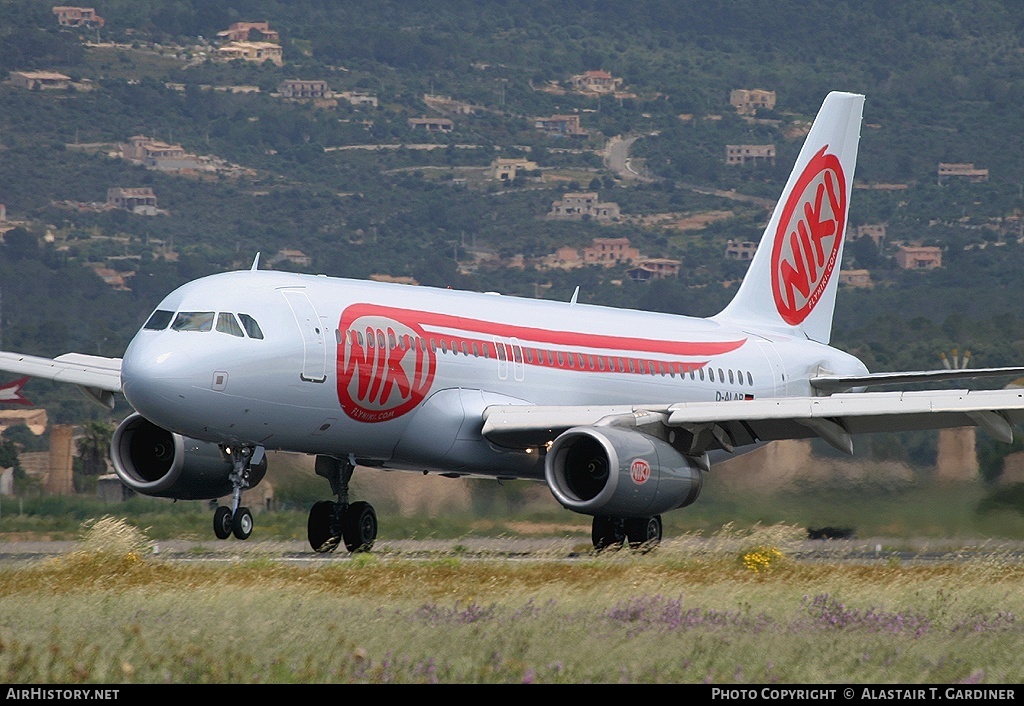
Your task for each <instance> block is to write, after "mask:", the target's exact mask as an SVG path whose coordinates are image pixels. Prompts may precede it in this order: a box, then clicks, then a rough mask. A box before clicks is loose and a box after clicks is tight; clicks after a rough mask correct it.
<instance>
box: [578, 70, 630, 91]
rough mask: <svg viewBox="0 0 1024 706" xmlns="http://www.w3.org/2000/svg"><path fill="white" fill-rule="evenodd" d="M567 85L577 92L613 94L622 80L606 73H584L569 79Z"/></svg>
mask: <svg viewBox="0 0 1024 706" xmlns="http://www.w3.org/2000/svg"><path fill="white" fill-rule="evenodd" d="M569 83H570V84H572V87H573V89H575V90H577V91H591V92H593V93H613V92H614V91H615V90H616V89H617V88H619V86H621V85H622V79H621V78H615V77H614V76H612V75H611V74H610V73H608V72H607V71H584V72H583V73H581V74H576V75H575V76H573V77H572V78H571V79H569Z"/></svg>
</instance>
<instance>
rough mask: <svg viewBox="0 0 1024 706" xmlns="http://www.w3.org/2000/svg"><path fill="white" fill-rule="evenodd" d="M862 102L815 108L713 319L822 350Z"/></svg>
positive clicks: (844, 98) (845, 97)
mask: <svg viewBox="0 0 1024 706" xmlns="http://www.w3.org/2000/svg"><path fill="white" fill-rule="evenodd" d="M863 107H864V96H862V95H858V94H854V93H839V92H833V93H829V94H828V96H827V97H826V98H825V102H824V103H822V105H821V110H819V111H818V115H817V117H816V118H815V119H814V124H813V125H812V126H811V131H810V132H809V133H808V134H807V139H806V141H805V142H804V146H803V148H802V149H801V150H800V156H799V157H797V160H796V164H795V165H794V167H793V171H792V173H791V174H790V177H789V181H788V182H787V183H786V188H785V189H784V190H783V192H782V197H781V198H780V199H779V202H778V204H777V205H776V207H775V211H774V213H772V217H771V219H770V220H769V221H768V227H767V228H765V231H764V235H762V236H761V242H760V243H759V245H758V248H757V253H756V254H755V255H754V259H753V260H751V262H750V269H749V270H747V274H746V277H744V278H743V283H742V284H741V285H740V287H739V290H738V291H737V292H736V297H735V298H734V299H733V300H732V301H731V302H730V303H729V305H728V306H727V307H726V308H725V309H724V310H723V311H722V313H720V314H718V316H716V317H714V318H715V319H716V320H718V321H728V322H729V323H731V324H735V325H739V326H744V327H750V328H753V329H758V328H768V329H774V330H780V331H784V332H787V333H797V334H801V335H803V336H806V337H807V338H809V339H811V340H812V341H818V342H819V343H828V342H829V339H830V338H831V335H832V313H833V311H834V309H835V301H836V290H837V289H838V286H839V268H840V265H841V264H842V259H843V244H844V241H845V235H846V225H847V216H848V214H849V207H850V195H851V190H852V188H853V170H854V166H855V164H856V161H857V147H858V143H859V141H860V124H861V114H862V111H863Z"/></svg>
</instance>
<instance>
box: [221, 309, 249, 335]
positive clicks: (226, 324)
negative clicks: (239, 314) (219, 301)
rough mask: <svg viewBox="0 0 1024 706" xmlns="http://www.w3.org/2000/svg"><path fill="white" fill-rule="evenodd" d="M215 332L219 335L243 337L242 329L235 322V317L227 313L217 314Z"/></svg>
mask: <svg viewBox="0 0 1024 706" xmlns="http://www.w3.org/2000/svg"><path fill="white" fill-rule="evenodd" d="M217 330H218V331H220V332H221V333H230V334H231V335H232V336H238V337H239V338H242V337H243V336H244V335H245V334H244V333H242V327H241V326H239V325H238V322H237V321H235V315H234V314H229V313H227V312H221V313H220V314H217Z"/></svg>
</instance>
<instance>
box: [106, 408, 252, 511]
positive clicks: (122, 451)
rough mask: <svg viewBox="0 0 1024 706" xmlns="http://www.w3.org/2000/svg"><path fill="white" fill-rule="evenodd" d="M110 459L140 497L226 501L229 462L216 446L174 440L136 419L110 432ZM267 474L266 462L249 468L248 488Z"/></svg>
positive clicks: (176, 436) (229, 490) (181, 438)
mask: <svg viewBox="0 0 1024 706" xmlns="http://www.w3.org/2000/svg"><path fill="white" fill-rule="evenodd" d="M110 457H111V460H112V461H113V462H114V470H115V471H116V472H117V475H118V477H119V478H120V479H121V482H122V483H124V484H125V485H126V486H128V487H129V488H131V489H132V490H134V491H135V492H136V493H140V494H142V495H150V496H153V497H158V498H174V499H176V500H210V499H212V498H219V497H223V496H225V495H231V493H232V487H231V481H230V480H229V478H228V476H229V475H230V474H231V470H232V466H231V459H230V458H228V456H227V455H226V454H225V453H224V452H223V451H222V450H221V449H220V447H219V446H218V445H217V444H214V443H211V442H209V441H199V440H197V439H190V438H188V437H185V436H182V435H180V434H174V433H172V432H169V431H167V430H166V429H163V428H161V427H158V426H157V425H156V424H153V422H151V421H149V420H148V419H146V418H145V417H143V416H142V415H140V414H133V415H131V416H130V417H128V418H127V419H125V420H124V421H123V422H121V424H120V425H118V427H117V430H116V431H114V437H113V438H112V439H111V441H110ZM266 472H267V459H266V456H264V457H263V459H262V460H261V461H260V463H259V465H258V466H254V467H252V468H251V473H250V477H249V486H250V487H253V486H255V485H256V484H257V483H259V482H260V481H261V480H263V476H264V475H266Z"/></svg>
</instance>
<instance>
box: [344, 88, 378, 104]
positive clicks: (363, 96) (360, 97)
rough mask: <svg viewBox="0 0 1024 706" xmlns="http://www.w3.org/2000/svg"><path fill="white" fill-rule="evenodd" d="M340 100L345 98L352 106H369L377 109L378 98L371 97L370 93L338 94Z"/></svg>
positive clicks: (348, 92) (351, 92) (345, 92)
mask: <svg viewBox="0 0 1024 706" xmlns="http://www.w3.org/2000/svg"><path fill="white" fill-rule="evenodd" d="M338 97H339V98H344V99H345V100H347V101H348V102H349V103H350V104H351V105H368V106H370V107H372V108H376V107H377V96H371V95H370V94H369V93H360V92H358V91H342V92H341V93H339V94H338Z"/></svg>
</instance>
